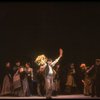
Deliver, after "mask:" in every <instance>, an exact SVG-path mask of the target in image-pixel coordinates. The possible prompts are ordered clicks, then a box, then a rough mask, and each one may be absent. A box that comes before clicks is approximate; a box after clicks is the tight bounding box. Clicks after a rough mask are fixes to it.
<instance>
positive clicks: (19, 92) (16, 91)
mask: <svg viewBox="0 0 100 100" xmlns="http://www.w3.org/2000/svg"><path fill="white" fill-rule="evenodd" d="M19 69H20V67H19V66H14V68H13V73H14V75H13V95H14V96H24V93H23V87H22V81H21V75H20V72H19Z"/></svg>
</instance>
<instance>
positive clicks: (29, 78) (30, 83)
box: [25, 68, 33, 95]
mask: <svg viewBox="0 0 100 100" xmlns="http://www.w3.org/2000/svg"><path fill="white" fill-rule="evenodd" d="M28 69H30V70H28ZM25 72H26V75H27V76H26V78H27V81H28V86H29V90H28V91H29V92H30V93H29V94H30V95H33V69H32V68H25Z"/></svg>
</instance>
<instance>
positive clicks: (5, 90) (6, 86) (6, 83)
mask: <svg viewBox="0 0 100 100" xmlns="http://www.w3.org/2000/svg"><path fill="white" fill-rule="evenodd" d="M11 72H12V70H11V68H6V70H5V76H4V79H3V85H2V90H1V95H4V96H5V95H12V73H11Z"/></svg>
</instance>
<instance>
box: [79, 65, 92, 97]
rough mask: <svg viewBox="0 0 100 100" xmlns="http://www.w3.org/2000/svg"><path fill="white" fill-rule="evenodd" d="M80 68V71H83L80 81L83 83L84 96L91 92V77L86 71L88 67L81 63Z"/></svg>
mask: <svg viewBox="0 0 100 100" xmlns="http://www.w3.org/2000/svg"><path fill="white" fill-rule="evenodd" d="M80 68H81V69H82V73H83V75H84V76H83V79H82V83H83V85H84V92H83V94H84V95H85V96H89V95H90V94H91V79H90V76H89V74H88V73H87V71H88V67H87V66H86V64H85V63H82V64H81V65H80Z"/></svg>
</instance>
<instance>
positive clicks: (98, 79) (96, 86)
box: [88, 64, 100, 97]
mask: <svg viewBox="0 0 100 100" xmlns="http://www.w3.org/2000/svg"><path fill="white" fill-rule="evenodd" d="M88 73H89V75H90V76H91V80H92V94H91V96H95V95H96V96H98V97H100V65H96V64H95V65H93V66H92V69H91V70H90V71H89V72H88Z"/></svg>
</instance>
